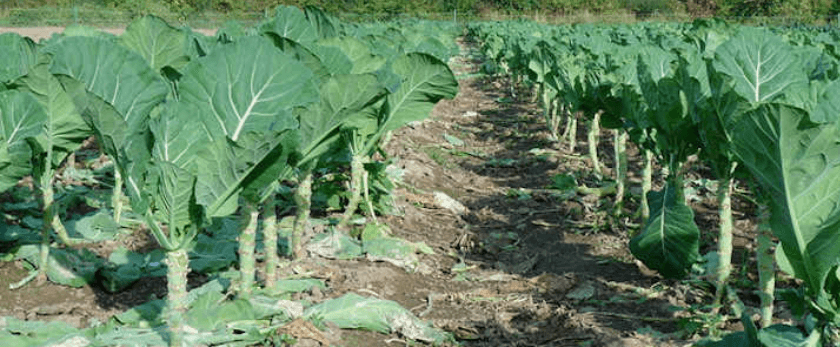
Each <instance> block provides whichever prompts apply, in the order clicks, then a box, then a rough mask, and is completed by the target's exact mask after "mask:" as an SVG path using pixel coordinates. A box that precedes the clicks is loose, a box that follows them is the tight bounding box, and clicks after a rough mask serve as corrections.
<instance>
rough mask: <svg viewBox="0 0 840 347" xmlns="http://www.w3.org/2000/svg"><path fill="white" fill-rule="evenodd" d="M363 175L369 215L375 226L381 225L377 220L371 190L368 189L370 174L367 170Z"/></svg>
mask: <svg viewBox="0 0 840 347" xmlns="http://www.w3.org/2000/svg"><path fill="white" fill-rule="evenodd" d="M363 175H364V177H363V178H362V182H363V185H364V187H363V189H364V193H365V202H366V203H367V204H366V205H367V208H368V215H370V218H371V219H373V223H374V224H379V221H378V220H376V211H374V209H373V201H371V200H370V189H368V176H370V175H369V174H368V172H367V170H366V171H365V172H364V174H363Z"/></svg>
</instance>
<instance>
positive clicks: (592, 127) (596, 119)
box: [587, 112, 602, 179]
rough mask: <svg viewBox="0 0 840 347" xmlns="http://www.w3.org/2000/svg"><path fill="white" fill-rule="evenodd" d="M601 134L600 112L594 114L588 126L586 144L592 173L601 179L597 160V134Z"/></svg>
mask: <svg viewBox="0 0 840 347" xmlns="http://www.w3.org/2000/svg"><path fill="white" fill-rule="evenodd" d="M600 133H601V112H596V113H595V115H594V116H593V117H592V122H591V123H590V124H589V133H588V134H587V142H589V160H590V161H592V173H593V174H595V177H598V179H601V175H602V172H601V162H600V161H599V160H598V134H600Z"/></svg>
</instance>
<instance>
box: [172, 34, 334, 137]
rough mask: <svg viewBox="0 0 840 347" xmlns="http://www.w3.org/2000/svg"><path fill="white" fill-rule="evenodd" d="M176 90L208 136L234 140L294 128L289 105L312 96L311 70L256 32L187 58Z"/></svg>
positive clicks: (302, 102)
mask: <svg viewBox="0 0 840 347" xmlns="http://www.w3.org/2000/svg"><path fill="white" fill-rule="evenodd" d="M179 92H180V98H181V99H180V101H181V102H182V103H184V104H185V105H190V106H191V107H193V108H192V113H193V114H194V115H195V117H198V118H199V119H200V120H201V122H202V123H203V124H204V128H205V131H206V133H207V135H208V136H209V138H211V139H214V140H219V139H221V138H222V137H228V138H230V139H231V140H233V141H234V142H236V141H239V139H240V138H241V137H242V136H243V135H244V134H245V133H247V132H259V133H264V132H270V131H274V132H281V131H283V130H285V129H291V128H294V127H296V126H297V124H296V122H295V120H294V116H293V115H292V112H291V111H292V109H294V108H295V107H298V106H303V105H306V104H309V103H312V102H315V101H317V100H318V91H317V86H316V85H315V83H314V81H313V79H312V72H311V71H310V70H309V69H308V68H306V67H305V66H304V65H303V64H301V63H300V62H298V61H296V60H294V59H293V58H292V57H290V56H288V55H286V54H284V53H282V52H281V51H280V50H278V49H277V48H276V47H274V45H272V44H271V42H270V41H269V40H267V39H266V38H263V37H259V36H251V37H245V38H242V39H241V40H239V41H237V42H235V43H233V44H230V45H225V46H223V47H220V48H218V49H216V50H214V51H213V52H212V53H211V54H210V55H208V56H206V57H203V58H201V59H198V60H195V61H193V62H192V63H191V64H190V65H188V66H187V68H186V69H185V71H184V76H183V77H182V79H181V83H180V86H179Z"/></svg>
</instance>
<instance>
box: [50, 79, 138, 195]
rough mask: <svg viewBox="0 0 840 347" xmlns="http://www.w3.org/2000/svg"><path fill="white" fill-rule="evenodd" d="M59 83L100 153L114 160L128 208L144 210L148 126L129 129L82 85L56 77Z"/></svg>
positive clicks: (126, 124)
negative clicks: (128, 200) (92, 132)
mask: <svg viewBox="0 0 840 347" xmlns="http://www.w3.org/2000/svg"><path fill="white" fill-rule="evenodd" d="M59 80H61V84H62V85H63V86H64V87H65V90H66V91H67V94H68V95H69V96H70V97H71V98H72V99H73V102H74V104H76V107H77V110H78V111H79V113H80V114H81V115H82V118H84V119H85V121H86V122H88V123H89V124H90V125H91V126H92V128H93V130H94V134H95V135H96V137H97V140H98V141H99V146H100V150H102V152H104V153H106V154H107V155H108V156H110V157H111V159H112V160H114V162H115V164H116V169H117V170H119V172H120V174H121V175H122V177H123V180H124V182H125V186H126V188H127V192H128V195H129V197H130V198H131V199H130V201H131V206H132V208H133V209H134V210H135V211H145V210H146V208H147V207H148V200H147V195H146V194H145V188H144V184H145V175H146V167H147V165H148V163H149V160H150V159H151V136H150V132H149V129H148V124H145V125H144V126H143V127H141V128H139V129H138V128H133V127H131V126H130V125H129V123H128V122H127V121H126V120H125V119H123V115H122V114H120V112H118V111H117V109H115V108H114V107H113V106H112V105H110V104H109V103H107V102H105V101H104V100H102V98H100V97H98V96H96V95H94V94H93V93H91V92H88V91H87V90H85V85H84V84H82V83H81V82H79V81H77V80H75V79H73V78H70V77H66V76H60V77H59ZM141 121H142V122H147V121H146V120H141Z"/></svg>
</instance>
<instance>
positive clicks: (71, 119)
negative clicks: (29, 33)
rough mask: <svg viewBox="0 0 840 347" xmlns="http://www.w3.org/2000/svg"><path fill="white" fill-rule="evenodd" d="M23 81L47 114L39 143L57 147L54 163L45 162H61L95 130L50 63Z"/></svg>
mask: <svg viewBox="0 0 840 347" xmlns="http://www.w3.org/2000/svg"><path fill="white" fill-rule="evenodd" d="M20 83H21V84H22V85H23V86H25V87H26V89H27V90H28V91H29V92H30V93H31V94H32V95H33V96H35V98H36V99H37V100H38V102H40V104H41V106H42V107H43V109H44V112H45V113H46V115H47V119H46V121H45V122H44V125H43V128H44V131H43V132H42V133H41V135H40V136H38V143H39V145H40V146H41V148H42V150H46V149H47V148H50V147H51V148H52V149H53V158H51V160H52V163H45V164H49V165H53V166H58V165H59V164H60V163H61V161H63V160H64V158H65V157H66V156H67V155H68V154H69V153H72V152H73V151H75V150H76V149H78V148H79V147H80V146H81V145H82V142H83V141H84V140H85V139H86V138H88V137H89V136H90V135H92V134H93V131H92V130H91V129H90V127H89V126H88V124H87V123H85V121H84V119H82V116H81V115H80V114H79V112H77V110H76V106H75V105H74V104H73V99H71V98H70V96H69V95H67V92H65V90H64V87H63V86H62V85H61V83H59V81H58V79H57V78H56V77H55V76H53V75H52V74H51V73H50V71H49V65H48V64H38V65H36V66H34V67H33V68H32V70H31V71H30V72H29V74H28V75H27V76H25V77H24V78H22V79H21V80H20Z"/></svg>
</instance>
